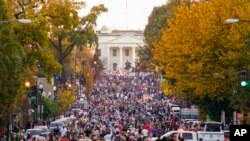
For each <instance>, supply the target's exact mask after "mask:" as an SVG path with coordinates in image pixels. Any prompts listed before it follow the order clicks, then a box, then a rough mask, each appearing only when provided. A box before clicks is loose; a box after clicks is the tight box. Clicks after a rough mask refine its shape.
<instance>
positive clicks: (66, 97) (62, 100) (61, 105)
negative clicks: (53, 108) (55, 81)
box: [58, 90, 76, 114]
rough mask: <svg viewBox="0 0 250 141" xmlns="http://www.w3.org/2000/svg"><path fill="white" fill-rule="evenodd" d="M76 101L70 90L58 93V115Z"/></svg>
mask: <svg viewBox="0 0 250 141" xmlns="http://www.w3.org/2000/svg"><path fill="white" fill-rule="evenodd" d="M75 100H76V97H75V95H74V93H73V92H72V91H71V90H62V91H59V101H58V113H60V114H62V113H63V112H64V111H65V110H66V109H67V108H68V107H69V106H70V105H71V104H73V103H74V102H75Z"/></svg>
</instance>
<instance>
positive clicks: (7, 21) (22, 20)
mask: <svg viewBox="0 0 250 141" xmlns="http://www.w3.org/2000/svg"><path fill="white" fill-rule="evenodd" d="M14 21H17V22H19V23H22V24H29V23H31V20H30V19H13V20H6V21H0V23H9V22H14Z"/></svg>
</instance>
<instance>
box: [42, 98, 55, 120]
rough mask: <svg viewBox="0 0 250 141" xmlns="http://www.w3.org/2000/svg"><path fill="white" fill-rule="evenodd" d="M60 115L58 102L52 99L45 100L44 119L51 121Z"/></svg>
mask: <svg viewBox="0 0 250 141" xmlns="http://www.w3.org/2000/svg"><path fill="white" fill-rule="evenodd" d="M57 115H58V105H57V102H56V101H55V100H54V99H52V98H50V97H49V98H45V99H44V118H45V119H50V118H53V117H55V116H57Z"/></svg>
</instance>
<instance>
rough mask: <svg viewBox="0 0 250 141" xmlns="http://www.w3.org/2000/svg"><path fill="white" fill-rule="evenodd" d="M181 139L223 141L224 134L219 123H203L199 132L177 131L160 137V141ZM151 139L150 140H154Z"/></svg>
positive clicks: (188, 140) (189, 140) (187, 140)
mask: <svg viewBox="0 0 250 141" xmlns="http://www.w3.org/2000/svg"><path fill="white" fill-rule="evenodd" d="M176 137H177V138H182V139H183V140H184V141H199V140H200V139H203V141H224V132H223V130H222V128H221V123H218V122H205V123H204V126H203V127H202V128H201V130H200V131H184V130H182V129H180V130H177V131H169V132H167V133H165V134H164V135H162V136H161V137H160V139H163V138H166V139H167V140H170V139H173V138H176ZM156 139H157V138H153V139H152V140H156Z"/></svg>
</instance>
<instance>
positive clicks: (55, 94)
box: [53, 85, 58, 101]
mask: <svg viewBox="0 0 250 141" xmlns="http://www.w3.org/2000/svg"><path fill="white" fill-rule="evenodd" d="M53 91H54V100H55V101H57V99H58V97H57V93H56V86H55V85H54V86H53Z"/></svg>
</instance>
